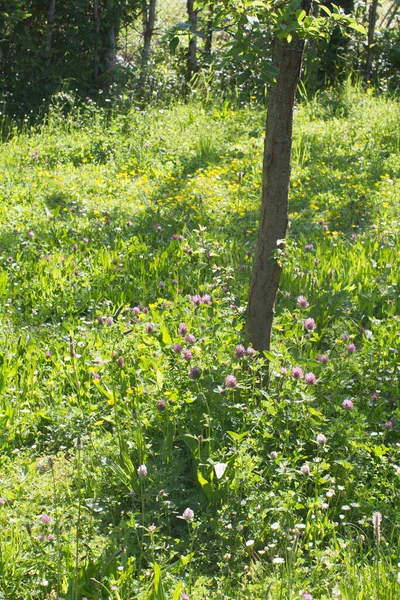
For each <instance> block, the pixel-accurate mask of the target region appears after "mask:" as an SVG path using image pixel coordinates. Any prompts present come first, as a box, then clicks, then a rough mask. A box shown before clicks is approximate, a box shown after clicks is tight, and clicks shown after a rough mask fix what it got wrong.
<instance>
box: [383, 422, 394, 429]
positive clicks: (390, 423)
mask: <svg viewBox="0 0 400 600" xmlns="http://www.w3.org/2000/svg"><path fill="white" fill-rule="evenodd" d="M385 427H386V429H392V427H393V423H392V421H386V423H385Z"/></svg>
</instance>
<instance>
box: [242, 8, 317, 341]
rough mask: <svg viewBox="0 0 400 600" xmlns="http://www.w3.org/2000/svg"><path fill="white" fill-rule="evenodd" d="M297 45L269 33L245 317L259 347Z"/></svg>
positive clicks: (273, 286) (278, 224)
mask: <svg viewBox="0 0 400 600" xmlns="http://www.w3.org/2000/svg"><path fill="white" fill-rule="evenodd" d="M303 8H304V10H306V12H307V13H309V11H310V8H311V1H310V2H306V1H303ZM303 49H304V41H303V40H299V39H298V38H293V40H292V41H291V42H290V44H289V43H288V42H287V41H285V40H279V39H277V38H275V39H274V42H273V47H272V60H273V65H274V66H275V67H276V68H277V69H278V70H279V74H278V76H277V81H276V85H275V87H273V88H272V89H271V91H270V94H269V99H268V113H267V123H266V136H265V143H264V164H263V183H262V199H261V213H260V222H259V228H258V241H257V248H256V254H255V257H254V263H253V272H252V277H251V282H250V292H249V301H248V307H247V322H246V331H247V335H248V338H249V341H250V342H251V343H252V345H253V347H254V348H255V349H256V350H260V351H262V350H269V348H270V343H271V330H272V321H273V316H274V304H275V297H276V294H277V291H278V287H279V282H280V277H281V272H282V267H281V265H280V264H279V261H278V260H277V257H276V252H277V251H278V250H279V249H282V248H283V247H284V241H282V240H284V239H285V237H286V230H287V224H288V195H289V181H290V156H291V150H292V128H293V108H294V102H295V94H296V88H297V85H298V82H299V78H300V72H301V60H302V54H303Z"/></svg>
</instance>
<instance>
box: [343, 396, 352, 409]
mask: <svg viewBox="0 0 400 600" xmlns="http://www.w3.org/2000/svg"><path fill="white" fill-rule="evenodd" d="M342 406H343V408H345V409H346V410H352V409H353V408H354V404H353V403H352V401H351V400H350V398H346V399H345V400H343V402H342Z"/></svg>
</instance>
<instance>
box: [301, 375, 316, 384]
mask: <svg viewBox="0 0 400 600" xmlns="http://www.w3.org/2000/svg"><path fill="white" fill-rule="evenodd" d="M304 381H305V382H306V383H308V385H314V383H316V381H317V378H316V377H315V375H314V373H306V374H305V376H304Z"/></svg>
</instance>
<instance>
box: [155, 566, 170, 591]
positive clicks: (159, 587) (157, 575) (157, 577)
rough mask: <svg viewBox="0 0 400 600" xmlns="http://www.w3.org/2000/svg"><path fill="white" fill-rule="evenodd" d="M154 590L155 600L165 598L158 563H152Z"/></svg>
mask: <svg viewBox="0 0 400 600" xmlns="http://www.w3.org/2000/svg"><path fill="white" fill-rule="evenodd" d="M153 568H154V592H155V600H167V597H166V595H165V591H164V586H163V582H162V578H161V568H160V565H158V564H157V563H154V565H153Z"/></svg>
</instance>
